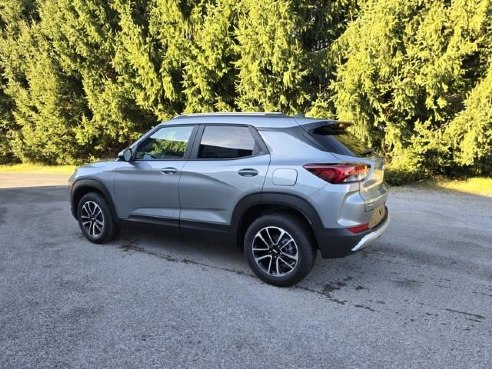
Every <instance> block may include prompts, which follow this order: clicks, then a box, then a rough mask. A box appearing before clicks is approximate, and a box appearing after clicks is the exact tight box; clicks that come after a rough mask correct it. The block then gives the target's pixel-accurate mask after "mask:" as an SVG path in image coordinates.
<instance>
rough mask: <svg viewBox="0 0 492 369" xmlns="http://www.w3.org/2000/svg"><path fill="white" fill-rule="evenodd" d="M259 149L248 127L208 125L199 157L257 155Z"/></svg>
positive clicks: (214, 157)
mask: <svg viewBox="0 0 492 369" xmlns="http://www.w3.org/2000/svg"><path fill="white" fill-rule="evenodd" d="M257 152H258V149H257V147H256V143H255V140H254V138H253V136H252V135H251V131H250V130H249V128H248V127H243V126H222V125H220V126H206V127H205V130H204V131H203V135H202V139H201V142H200V147H199V149H198V159H234V158H242V157H246V156H252V155H256V153H257Z"/></svg>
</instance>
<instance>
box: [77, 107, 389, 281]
mask: <svg viewBox="0 0 492 369" xmlns="http://www.w3.org/2000/svg"><path fill="white" fill-rule="evenodd" d="M347 126H348V123H344V122H338V121H332V120H324V119H314V118H306V117H300V116H294V117H290V116H286V115H283V114H280V113H210V114H189V115H181V116H178V117H176V118H174V119H171V120H170V121H168V122H165V123H162V124H159V125H157V126H156V127H155V128H153V129H152V130H150V131H149V132H148V133H146V134H145V135H143V136H142V137H141V138H140V139H139V140H137V141H136V142H135V143H134V144H132V145H131V146H130V147H128V148H127V149H125V150H123V151H122V152H121V153H120V154H119V157H118V159H117V160H116V161H110V162H100V163H93V164H87V165H84V166H82V167H80V168H78V169H77V170H76V172H75V173H74V174H73V175H72V177H71V178H70V181H69V185H70V188H71V206H72V214H73V216H74V217H75V218H76V219H77V220H78V223H79V226H80V229H81V230H82V232H83V234H84V235H85V237H87V239H88V240H89V241H91V242H95V243H103V242H107V241H109V240H110V239H111V238H113V237H114V236H115V235H116V233H117V231H118V228H119V227H120V226H121V224H122V223H124V222H145V223H153V224H159V225H162V226H166V227H171V228H168V229H174V230H178V231H179V232H180V233H181V234H183V235H191V236H199V237H203V236H204V235H206V237H207V239H210V237H212V236H215V237H216V238H217V239H219V240H221V241H222V242H223V241H226V242H228V243H231V244H236V245H239V246H240V247H241V248H242V249H243V251H244V254H245V256H246V259H247V261H248V264H249V266H250V267H251V269H252V270H253V271H254V273H255V274H256V275H257V276H258V277H259V278H261V279H262V280H263V281H265V282H267V283H270V284H273V285H277V286H289V285H292V284H294V283H296V282H298V281H300V280H301V279H302V278H304V277H305V276H306V275H307V274H308V273H309V272H310V271H311V269H312V267H313V265H314V262H315V259H316V255H317V252H318V250H319V251H320V253H321V256H322V257H323V258H337V257H343V256H346V255H348V254H351V253H353V252H355V251H357V250H360V249H361V248H363V247H364V246H366V245H367V244H368V243H369V242H371V241H373V240H375V239H376V238H377V237H379V236H380V235H381V234H382V233H383V232H384V231H385V229H386V228H387V226H388V222H389V217H388V211H387V208H386V206H385V203H386V199H387V196H388V189H387V186H386V184H385V183H384V181H383V174H384V172H383V170H384V167H383V161H382V160H381V159H379V158H375V157H371V158H369V157H367V156H368V155H369V154H370V153H371V151H370V150H364V147H361V145H360V143H359V142H358V141H357V140H356V139H354V137H353V136H352V135H351V134H350V133H349V132H348V131H347V130H346V128H347Z"/></svg>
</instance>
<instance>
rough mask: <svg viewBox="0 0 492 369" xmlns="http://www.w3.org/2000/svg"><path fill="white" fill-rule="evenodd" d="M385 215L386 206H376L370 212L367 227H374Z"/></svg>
mask: <svg viewBox="0 0 492 369" xmlns="http://www.w3.org/2000/svg"><path fill="white" fill-rule="evenodd" d="M385 215H386V207H385V206H384V205H381V206H378V207H377V208H376V209H374V211H373V212H372V216H371V220H370V221H369V228H374V227H376V226H377V225H378V224H379V223H381V221H382V220H383V219H384V216H385Z"/></svg>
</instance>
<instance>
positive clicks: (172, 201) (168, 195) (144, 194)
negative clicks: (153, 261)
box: [114, 125, 197, 225]
mask: <svg viewBox="0 0 492 369" xmlns="http://www.w3.org/2000/svg"><path fill="white" fill-rule="evenodd" d="M196 129H197V126H192V125H189V126H170V127H167V126H166V127H161V128H159V129H157V130H156V131H154V132H153V133H152V134H151V135H150V136H149V137H147V138H146V139H144V140H143V141H142V142H141V143H139V144H138V145H137V146H136V147H135V148H134V158H133V160H132V161H130V162H122V163H121V165H120V166H119V167H118V169H117V170H116V174H115V178H114V193H115V204H116V210H117V212H118V216H119V217H120V218H128V219H135V220H138V219H139V218H140V219H142V218H144V219H145V220H147V221H148V220H150V219H154V220H158V221H160V222H161V223H168V224H170V225H178V222H179V178H180V175H181V170H182V168H183V166H184V163H185V161H186V159H187V158H188V157H189V155H190V153H191V144H190V142H193V138H194V136H195V134H196Z"/></svg>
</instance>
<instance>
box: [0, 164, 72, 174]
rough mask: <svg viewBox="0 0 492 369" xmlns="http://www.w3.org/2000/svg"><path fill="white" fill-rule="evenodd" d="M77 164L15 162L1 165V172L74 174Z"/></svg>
mask: <svg viewBox="0 0 492 369" xmlns="http://www.w3.org/2000/svg"><path fill="white" fill-rule="evenodd" d="M76 167H77V166H76V165H38V164H13V165H0V173H41V174H45V173H48V174H72V173H73V172H74V170H75V168H76Z"/></svg>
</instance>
